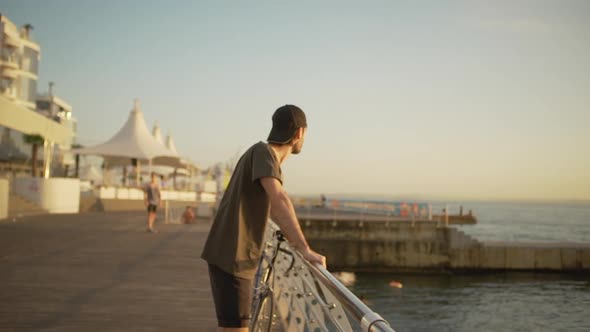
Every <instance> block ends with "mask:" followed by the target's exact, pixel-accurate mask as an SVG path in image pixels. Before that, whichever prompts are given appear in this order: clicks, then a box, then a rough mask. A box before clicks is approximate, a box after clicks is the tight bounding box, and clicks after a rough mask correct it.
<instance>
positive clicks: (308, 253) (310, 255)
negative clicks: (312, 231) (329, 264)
mask: <svg viewBox="0 0 590 332" xmlns="http://www.w3.org/2000/svg"><path fill="white" fill-rule="evenodd" d="M300 253H301V256H303V258H305V259H306V260H307V261H309V262H310V263H318V264H321V265H322V266H323V267H324V268H326V257H325V256H322V255H320V254H318V253H317V252H315V251H313V250H311V249H310V248H309V247H307V248H306V249H304V250H302V251H300Z"/></svg>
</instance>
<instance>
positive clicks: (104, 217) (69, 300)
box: [0, 212, 217, 331]
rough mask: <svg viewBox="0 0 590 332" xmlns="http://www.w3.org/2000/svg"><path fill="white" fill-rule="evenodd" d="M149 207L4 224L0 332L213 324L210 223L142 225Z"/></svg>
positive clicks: (210, 327) (206, 327) (0, 227)
mask: <svg viewBox="0 0 590 332" xmlns="http://www.w3.org/2000/svg"><path fill="white" fill-rule="evenodd" d="M144 218H145V213H140V212H118V213H101V212H97V213H85V214H77V215H45V216H35V217H26V218H21V219H17V220H16V221H14V222H13V221H11V220H8V221H1V222H0V331H215V326H216V325H217V324H216V320H215V311H214V308H213V302H212V298H211V291H210V288H209V278H208V272H207V266H206V264H205V262H204V261H203V260H201V259H200V258H199V255H200V253H201V247H202V246H203V244H204V241H205V238H206V236H207V232H208V230H209V224H208V222H203V221H201V222H200V223H197V224H193V225H162V224H161V221H162V218H161V216H159V220H158V221H156V222H157V225H156V226H157V228H158V229H159V231H160V233H158V234H150V233H147V232H146V231H145V226H144V223H145V220H144Z"/></svg>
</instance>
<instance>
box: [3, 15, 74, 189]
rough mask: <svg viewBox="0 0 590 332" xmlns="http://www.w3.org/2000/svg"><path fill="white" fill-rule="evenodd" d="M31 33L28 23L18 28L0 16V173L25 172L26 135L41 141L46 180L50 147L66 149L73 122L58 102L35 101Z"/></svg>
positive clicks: (36, 53)
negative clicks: (42, 107) (38, 109)
mask: <svg viewBox="0 0 590 332" xmlns="http://www.w3.org/2000/svg"><path fill="white" fill-rule="evenodd" d="M32 29H33V27H32V26H31V25H30V24H26V25H24V26H23V27H22V28H18V27H17V26H16V25H15V24H14V23H12V22H11V21H10V20H9V19H8V18H7V17H6V16H4V15H2V14H0V173H6V172H10V173H12V174H16V173H21V172H30V166H29V164H28V162H29V160H28V159H30V158H31V146H30V145H28V144H26V143H25V142H24V139H23V135H24V134H29V135H39V136H41V137H42V138H43V139H44V141H45V143H44V144H43V145H42V146H41V148H42V153H41V154H40V156H39V157H42V158H43V161H44V165H43V175H44V176H45V177H49V174H50V173H51V168H52V167H51V160H52V157H53V151H54V145H55V146H56V147H57V150H58V151H61V150H63V149H65V150H69V149H70V147H71V145H72V143H73V140H74V137H75V120H73V118H72V117H71V111H72V107H71V106H69V105H68V104H67V103H66V102H64V101H63V100H61V99H59V98H57V97H55V96H40V97H38V96H37V80H38V70H39V60H40V56H41V48H40V47H39V45H38V44H37V43H35V42H34V41H32V39H31V30H32ZM38 102H40V103H41V105H42V106H48V107H47V108H46V109H44V110H42V111H41V113H42V114H43V115H42V114H41V113H40V112H38V111H37V104H38ZM46 103H49V105H46ZM54 110H55V114H53V111H54ZM70 158H71V157H70ZM62 161H67V158H65V160H63V158H62V160H59V162H62ZM15 170H16V171H15Z"/></svg>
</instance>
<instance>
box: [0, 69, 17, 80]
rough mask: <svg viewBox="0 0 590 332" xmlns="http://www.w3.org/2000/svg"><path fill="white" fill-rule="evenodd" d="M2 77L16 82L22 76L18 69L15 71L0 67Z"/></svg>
mask: <svg viewBox="0 0 590 332" xmlns="http://www.w3.org/2000/svg"><path fill="white" fill-rule="evenodd" d="M0 75H2V78H8V79H11V80H14V79H16V78H17V77H18V76H19V75H20V70H19V69H18V68H17V69H14V68H10V67H6V66H2V67H0Z"/></svg>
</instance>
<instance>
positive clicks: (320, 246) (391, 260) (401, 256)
mask: <svg viewBox="0 0 590 332" xmlns="http://www.w3.org/2000/svg"><path fill="white" fill-rule="evenodd" d="M299 217H300V223H301V227H302V229H303V231H304V233H305V236H306V238H307V239H308V241H309V242H310V245H311V246H312V248H314V249H316V250H318V251H320V252H321V253H322V254H324V255H326V256H327V258H328V264H329V266H330V267H331V269H332V270H335V269H342V270H350V271H423V272H429V271H474V272H476V271H486V270H487V271H497V270H520V271H559V272H590V244H584V243H524V242H523V243H519V242H493V243H492V242H481V241H478V240H476V239H474V238H472V237H470V236H468V235H466V234H464V233H463V232H461V231H459V230H457V229H456V228H453V227H444V226H441V225H440V224H439V223H437V222H433V221H411V220H383V219H380V220H366V219H365V220H359V219H358V218H356V219H355V218H354V217H353V216H348V217H347V216H341V217H339V218H331V217H330V216H327V215H316V216H314V215H313V214H311V215H309V214H308V215H300V216H299Z"/></svg>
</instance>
